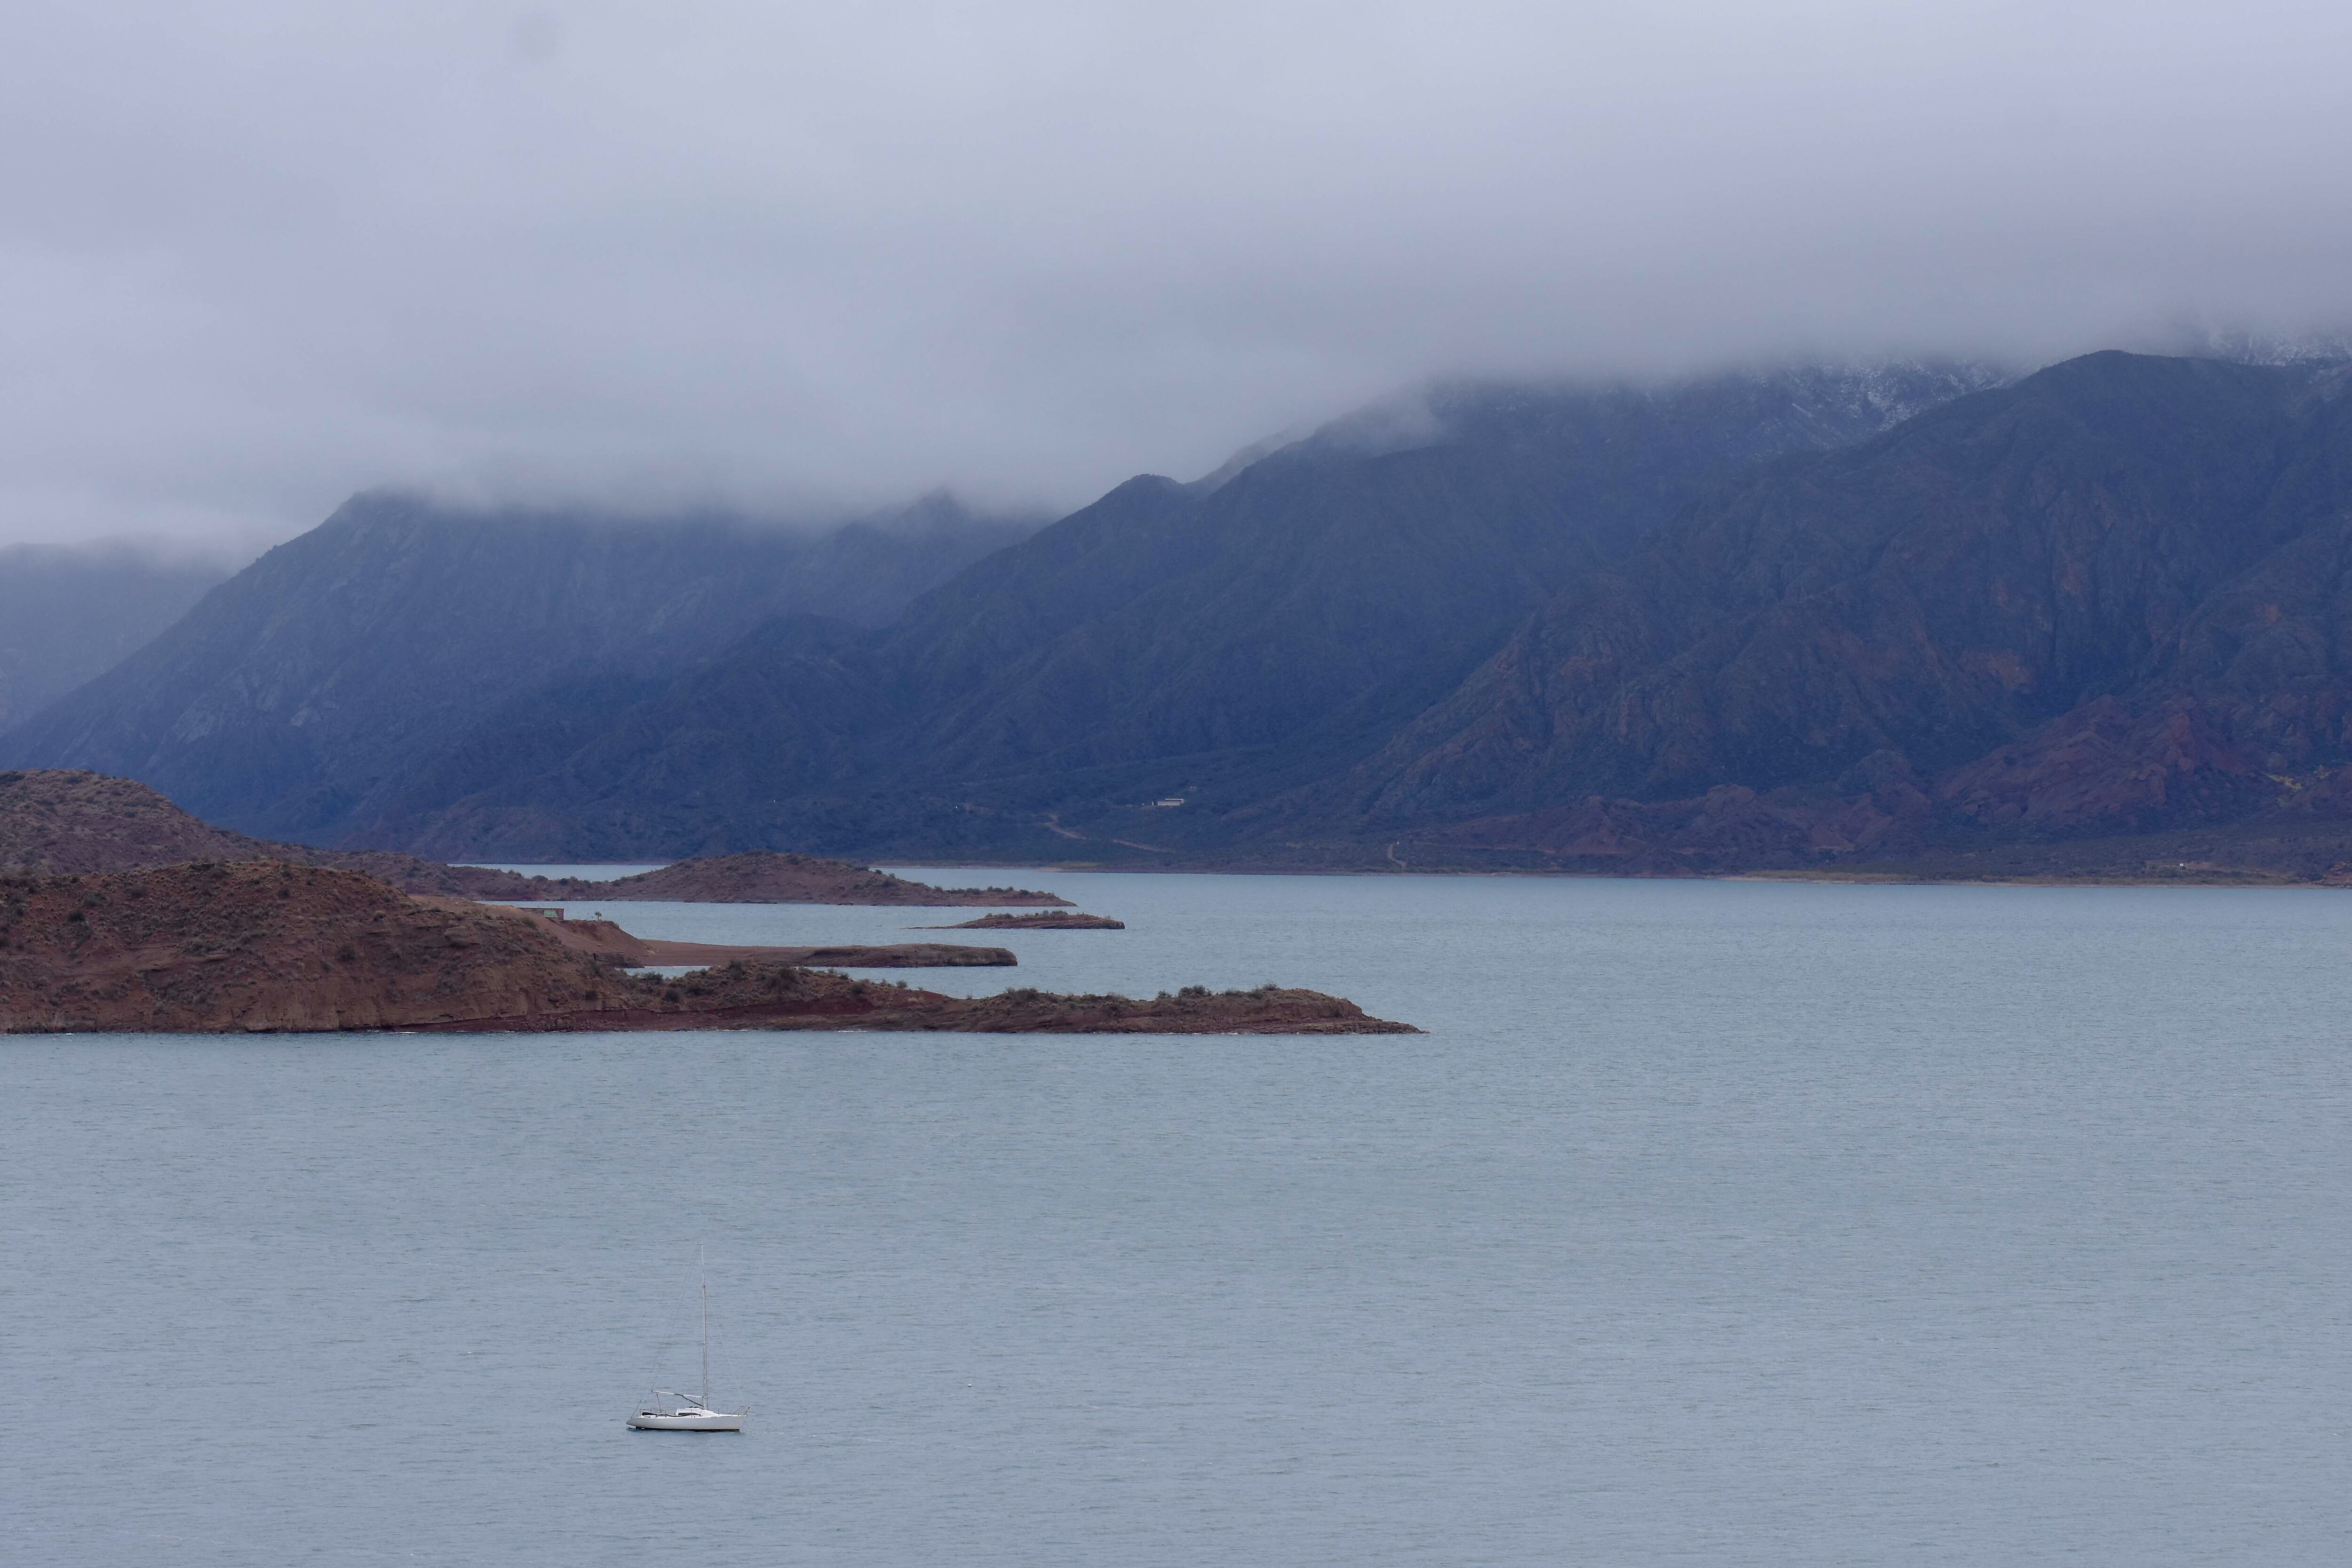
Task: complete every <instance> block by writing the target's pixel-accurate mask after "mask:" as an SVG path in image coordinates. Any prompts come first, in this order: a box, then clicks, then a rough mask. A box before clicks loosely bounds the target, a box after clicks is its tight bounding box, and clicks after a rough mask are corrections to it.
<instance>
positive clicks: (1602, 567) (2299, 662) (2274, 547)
mask: <svg viewBox="0 0 2352 1568" xmlns="http://www.w3.org/2000/svg"><path fill="white" fill-rule="evenodd" d="M2347 380H2352V370H2347V367H2346V365H2345V364H2344V363H2342V362H2340V361H2334V362H2310V361H2304V362H2297V363H2276V364H2252V363H2229V362H2223V361H2220V360H2191V359H2171V358H2155V357H2147V356H2136V355H2129V354H2123V353H2101V354H2094V355H2090V356H2087V357H2085V358H2083V359H2079V360H2074V361H2071V362H2068V363H2063V364H2060V365H2056V366H2053V367H2051V368H2050V369H2047V370H2044V371H2042V372H2041V373H2039V374H2034V375H2032V376H2028V377H2025V378H2023V379H2022V380H2018V381H2015V382H2007V381H2005V380H2004V379H2003V378H2002V377H2000V375H1998V374H1994V373H1992V372H1990V371H1988V370H1985V369H1982V368H1980V367H1971V366H1965V365H1914V366H1897V367H1882V368H1880V369H1876V370H1874V371H1869V372H1837V371H1829V370H1815V371H1806V372H1791V373H1782V374H1770V375H1744V376H1728V377H1718V378H1714V379H1710V380H1706V381H1701V382H1694V383H1690V384H1684V385H1679V386H1674V387H1668V388H1664V389H1635V388H1624V387H1619V388H1600V389H1594V388H1582V389H1575V388H1570V389H1549V390H1546V389H1528V388H1499V387H1492V386H1467V387H1459V388H1454V389H1451V390H1446V391H1442V392H1440V393H1438V394H1436V395H1433V396H1431V397H1429V398H1427V399H1425V400H1422V401H1418V402H1412V403H1402V404H1398V405H1389V406H1384V407H1381V408H1377V409H1374V410H1370V411H1367V412H1366V413H1364V414H1362V415H1359V416H1353V417H1351V418H1349V419H1347V420H1343V421H1340V422H1339V424H1337V425H1334V426H1329V427H1328V428H1326V429H1325V430H1323V431H1321V432H1318V434H1317V435H1315V436H1314V437H1309V438H1308V439H1307V440H1305V441H1300V442H1296V443H1293V444H1290V445H1288V446H1284V447H1277V448H1276V449H1274V450H1271V451H1269V452H1265V453H1263V454H1260V455H1255V456H1254V458H1251V459H1249V460H1244V461H1238V462H1236V463H1235V464H1234V465H1231V466H1229V468H1228V469H1226V470H1222V471H1221V472H1220V473H1219V474H1217V475H1215V476H1212V478H1211V479H1206V480H1202V481H1200V482H1198V483H1196V484H1192V485H1183V484H1179V483H1176V482H1174V481H1171V480H1167V479H1156V478H1149V477H1147V478H1143V479H1135V480H1131V481H1129V483H1127V484H1125V485H1123V486H1121V487H1119V488H1118V489H1115V490H1113V491H1112V492H1110V493H1109V494H1108V495H1107V496H1105V497H1104V498H1102V500H1098V501H1097V502H1096V503H1094V504H1093V505H1092V506H1090V507H1087V508H1086V509H1085V510H1081V511H1079V512H1077V513H1076V514H1074V515H1073V516H1071V517H1069V518H1066V519H1065V520H1063V521H1061V522H1058V523H1056V524H1055V525H1053V526H1052V527H1050V528H1046V529H1045V530H1043V531H1038V532H1036V533H1034V535H1031V536H1030V537H1027V538H1025V539H1022V540H1020V541H1019V542H1014V543H1012V544H1010V545H1008V546H1006V547H1004V548H1002V549H997V550H995V551H993V552H990V553H986V554H984V555H979V556H978V557H977V558H976V559H975V558H971V557H967V559H966V562H964V563H958V564H959V565H960V566H961V570H956V571H952V572H947V571H942V572H941V573H940V580H939V581H938V582H937V585H936V586H931V587H929V589H928V591H926V592H922V593H920V594H919V595H915V596H913V597H912V599H911V602H910V603H908V605H906V607H905V609H904V612H903V613H902V614H898V616H896V617H895V618H888V617H886V616H883V615H882V614H881V613H880V612H879V611H878V610H877V611H874V612H871V613H868V614H867V615H866V616H865V617H864V618H865V619H866V622H867V624H866V625H865V626H858V625H856V624H855V623H854V621H852V620H850V619H848V618H847V617H844V616H839V615H838V614H837V613H836V614H833V615H830V616H819V615H812V614H809V613H806V612H808V611H810V610H815V609H822V610H830V611H836V612H837V610H838V608H839V605H837V604H821V603H812V602H811V601H810V600H809V599H808V598H806V597H802V598H791V599H788V598H787V597H786V596H785V595H784V593H783V590H782V588H781V587H780V586H778V585H777V584H775V583H773V582H772V581H770V580H768V579H767V578H763V577H761V576H760V575H759V574H758V568H757V565H756V563H752V562H750V561H748V560H745V559H742V558H740V557H727V556H725V555H724V550H725V549H726V548H727V547H726V546H724V545H723V544H721V543H720V542H716V541H697V540H683V541H681V542H678V543H677V547H676V548H677V553H676V554H674V555H663V554H659V553H658V552H655V551H654V549H653V547H652V546H651V545H650V544H646V545H643V546H642V550H643V553H642V554H641V557H640V564H641V565H642V567H643V568H644V570H643V571H642V572H641V573H640V574H638V580H636V581H634V582H633V583H632V584H631V585H630V586H629V587H628V588H627V589H626V590H625V591H623V590H620V589H618V588H615V589H614V590H612V591H610V592H609V594H608V595H607V597H606V599H605V600H604V601H601V602H604V603H606V604H607V605H609V606H610V612H609V613H610V618H611V620H612V621H614V622H615V623H619V624H606V625H599V626H574V625H572V624H571V622H570V620H569V619H568V618H567V617H568V616H571V615H572V614H575V613H577V611H578V610H579V609H580V608H581V607H582V606H583V605H585V604H586V603H587V598H586V597H585V596H583V595H579V594H578V593H577V592H576V591H575V592H574V595H573V596H572V597H571V598H568V599H567V598H565V597H564V594H565V592H566V590H565V589H564V588H562V586H561V585H560V583H559V579H560V580H561V581H562V582H572V583H576V582H577V581H578V580H579V571H580V569H579V568H577V567H576V566H574V565H572V564H571V563H572V561H573V557H572V556H571V555H567V554H563V553H562V552H556V553H555V554H554V555H552V556H551V558H549V559H547V560H545V561H543V562H542V566H541V571H540V573H539V574H538V575H534V574H533V571H532V569H531V567H530V563H529V561H530V556H531V554H532V552H533V551H534V550H535V549H539V548H541V547H540V546H536V545H534V543H533V542H531V540H530V537H529V536H528V533H527V531H526V532H524V533H520V534H517V535H514V536H511V537H509V536H501V537H499V538H498V539H495V540H494V539H493V538H492V536H491V531H489V530H487V529H484V530H481V531H479V533H478V537H479V542H478V544H477V545H475V546H473V547H472V548H475V549H478V550H479V551H482V552H489V553H493V554H496V553H498V552H503V551H508V550H511V551H512V552H514V556H513V558H512V563H510V564H509V565H507V566H504V567H502V568H501V569H500V572H499V574H497V580H498V584H499V588H498V590H497V591H495V592H493V593H491V594H490V595H488V596H489V597H491V598H498V597H500V596H504V597H506V598H509V599H512V600H516V601H519V603H518V604H517V605H516V606H515V610H516V614H515V616H514V619H515V620H516V621H517V622H518V623H519V630H518V635H515V636H513V637H510V638H509V639H508V640H507V641H505V642H495V641H485V640H482V639H480V638H477V639H476V640H475V641H473V642H471V643H469V644H468V645H467V647H469V648H470V649H471V650H472V651H471V653H470V654H469V655H467V656H465V657H463V658H461V657H460V656H458V655H456V654H453V653H452V652H451V651H450V650H448V649H447V648H445V647H440V646H438V645H437V644H433V643H432V638H433V637H437V636H440V635H442V634H441V633H440V632H439V631H438V630H436V629H435V628H440V627H446V626H450V625H452V624H453V618H452V616H451V615H450V614H449V613H448V612H446V611H438V612H436V614H437V615H438V618H434V615H433V614H428V613H427V607H429V606H434V605H438V604H439V603H440V602H441V600H442V598H443V597H444V596H446V597H448V598H452V599H457V600H460V601H467V602H468V603H471V602H472V601H473V600H474V599H478V598H479V597H481V596H482V595H481V584H480V583H479V581H461V580H458V578H462V577H463V574H462V573H460V574H458V578H453V577H452V576H451V574H450V573H451V570H452V567H453V565H454V564H455V563H456V562H457V561H460V560H462V559H464V556H463V555H462V554H453V552H447V551H446V550H445V551H443V552H439V553H437V554H431V558H430V559H426V554H427V553H429V552H419V551H416V550H415V549H411V550H410V551H409V552H407V553H404V552H403V551H402V550H401V549H400V548H399V547H398V545H397V543H396V541H397V540H398V539H400V538H401V537H404V530H411V531H414V530H416V529H420V528H423V527H424V526H425V525H424V524H423V523H422V522H420V521H416V520H415V519H414V518H411V519H410V521H402V516H403V515H404V514H400V513H399V512H398V503H393V502H389V501H385V500H362V501H361V502H355V503H354V504H353V507H352V508H347V509H346V511H345V513H344V514H340V515H339V517H338V519H336V520H334V521H331V522H330V523H329V524H328V525H326V526H325V527H324V528H322V529H320V531H318V532H316V533H314V534H312V535H310V536H306V538H305V540H302V541H298V542H296V543H295V544H294V545H289V546H287V547H284V549H283V550H282V551H280V552H273V556H272V557H268V558H265V559H264V561H263V562H261V563H257V565H256V566H255V567H254V568H253V569H251V570H250V571H248V572H247V574H244V575H243V576H241V577H240V578H238V579H237V580H236V581H234V582H232V583H230V584H226V585H225V586H224V587H223V588H221V589H220V590H218V591H217V592H215V594H214V595H212V596H211V597H210V598H208V599H207V600H206V601H205V603H204V604H203V605H200V606H199V607H198V608H197V609H196V610H195V611H194V612H193V613H192V614H191V615H190V616H188V617H187V619H186V620H184V621H183V622H182V623H181V624H180V625H179V626H175V627H173V630H172V631H171V632H170V633H168V634H166V636H165V637H163V639H161V640H160V641H159V642H158V643H157V644H155V645H153V646H152V647H150V648H149V649H147V650H145V651H143V652H142V653H141V654H140V655H138V656H135V657H134V658H132V659H131V660H130V661H128V662H127V663H126V664H125V665H124V666H122V667H121V668H119V669H117V670H116V671H114V672H113V673H111V674H110V675H109V676H107V677H105V678H104V679H100V680H99V681H96V682H94V683H92V684H91V685H90V686H89V687H87V688H84V689H82V690H81V691H79V692H77V693H75V694H74V695H73V696H72V697H70V698H68V700H65V701H64V702H61V703H60V704H58V706H57V707H56V708H55V709H53V710H51V711H50V712H49V713H47V714H46V715H44V716H42V718H41V719H40V720H38V721H36V722H35V723H34V724H31V725H28V726H26V727H24V728H23V729H21V730H20V731H17V732H16V734H14V735H11V736H9V737H7V738H6V739H5V741H0V754H5V757H6V759H7V760H8V761H10V762H12V763H20V764H43V765H63V764H70V765H78V766H87V767H93V768H100V769H102V770H105V771H110V772H119V773H129V774H131V776H134V777H139V778H143V779H146V780H148V781H149V782H151V783H154V784H158V785H159V786H160V787H163V788H164V789H166V790H167V791H169V792H170V793H172V794H173V795H176V796H177V797H178V798H180V799H181V800H182V801H183V803H184V804H188V805H195V806H197V807H198V808H199V809H200V810H202V811H204V812H205V814H206V815H208V816H215V817H216V818H218V819H220V820H223V821H225V822H226V823H228V824H230V825H232V826H238V827H243V828H246V829H247V830H248V831H261V830H264V829H268V830H269V831H274V832H277V833H278V834H280V835H282V836H291V837H304V838H308V839H310V840H311V841H313V842H319V843H341V844H342V845H345V846H350V847H358V846H368V847H382V846H393V845H397V846H399V847H403V848H405V849H409V850H414V851H416V852H418V853H425V854H432V855H436V856H438V857H441V858H509V859H547V858H567V859H568V858H636V857H647V858H658V857H666V856H674V855H682V854H695V853H712V852H723V851H727V850H734V849H743V848H793V849H799V850H808V851H818V852H833V853H853V854H856V855H858V856H861V857H881V856H902V857H907V858H915V857H927V856H936V857H942V858H949V857H953V858H971V859H982V858H1035V859H1055V860H1080V861H1095V862H1114V863H1117V862H1129V863H1140V864H1163V863H1164V864H1186V865H1219V864H1222V865H1249V866H1264V867H1276V866H1321V867H1332V868H1342V867H1349V866H1381V867H1391V868H1393V867H1395V866H1400V865H1403V866H1412V867H1416V868H1418V867H1497V868H1500V867H1528V868H1570V869H1595V870H1598V869H1620V870H1631V871H1640V872H1645V873H1673V872H1689V871H1708V870H1716V871H1720V870H1727V869H1740V868H1746V869H1775V868H1780V869H1787V870H1790V871H1800V872H1818V871H1820V870H1822V869H1823V868H1836V869H1842V870H1847V871H1852V870H1855V869H1862V870H1864V871H1868V870H1881V871H1886V872H1890V873H1901V874H1927V875H1998V876H2011V875H2016V876H2030V875H2067V874H2097V875H2116V876H2146V875H2159V874H2160V875H2165V876H2172V875H2176V874H2177V875H2184V876H2199V877H2206V878H2210V877H2229V876H2236V875H2246V876H2260V877H2264V878H2277V877H2288V878H2294V879H2321V880H2327V879H2352V771H2346V770H2345V769H2344V764H2346V763H2352V735H2348V734H2347V721H2352V662H2347V660H2352V644H2348V643H2347V638H2352V592H2348V591H2347V566H2352V397H2347V395H2346V392H2347ZM387 508H389V509H392V510H391V511H390V512H389V513H388V512H387V511H386V510H385V509H387ZM322 536H324V537H322ZM289 552H290V556H291V558H290V559H289V561H288V562H286V563H280V564H278V565H275V566H273V562H275V561H277V560H278V557H279V556H286V555H289ZM297 563H299V564H300V565H301V567H302V570H301V571H299V572H296V571H294V570H292V567H293V566H294V565H295V564H297ZM567 573H568V574H571V575H570V576H568V577H567V576H565V575H564V574H567ZM698 574H699V575H698ZM532 584H537V585H538V586H537V588H536V589H534V588H533V586H532ZM698 584H699V585H698ZM722 584H723V586H722ZM535 592H536V593H539V594H540V596H539V597H533V596H532V595H533V594H534V593H535ZM600 592H604V590H600ZM763 594H765V595H771V596H767V597H763V596H762V595H763ZM338 595H341V597H340V598H338V597H337V596H338ZM632 595H635V596H634V597H632ZM328 602H332V603H335V604H342V605H362V606H373V605H378V604H379V603H383V604H390V603H393V602H397V603H398V604H399V605H403V606H411V605H413V606H415V607H416V608H415V612H414V613H415V615H416V616H418V617H419V619H418V625H419V631H418V634H417V639H416V645H415V646H414V647H411V646H407V645H406V644H404V642H403V640H402V639H401V638H399V637H395V636H389V635H383V634H382V633H381V632H379V633H377V634H374V635H372V636H371V637H368V638H365V639H361V638H352V639H350V640H349V641H347V642H345V643H338V644H335V647H338V648H340V649H341V650H342V651H341V662H338V661H337V660H336V659H334V658H325V657H312V656H310V655H309V654H308V653H307V651H306V650H308V649H310V647H314V646H323V645H324V644H326V643H329V642H332V641H333V639H332V638H331V637H328V636H327V634H326V631H325V630H324V628H325V627H326V626H329V625H331V624H332V623H334V622H336V621H337V620H339V619H341V620H348V619H350V618H351V612H350V610H348V609H346V610H344V611H342V612H341V615H340V616H337V615H333V614H329V613H327V612H326V611H323V610H322V609H321V607H320V606H321V605H322V604H323V603H328ZM704 605H710V606H712V607H711V608H709V609H705V608H704V607H703V606H704ZM485 609H486V606H483V605H475V606H474V607H473V608H471V609H469V610H467V614H466V616H465V617H460V618H464V619H465V620H466V622H467V624H468V625H480V624H488V623H489V622H493V621H496V620H497V617H496V616H494V615H486V614H485ZM371 613H372V614H374V615H376V616H377V621H378V622H379V623H383V622H385V621H387V620H388V619H389V618H390V616H392V615H393V614H394V612H391V611H371ZM293 626H306V627H310V628H313V629H311V630H310V631H307V632H305V633H303V634H302V635H301V636H299V637H297V636H293V635H292V634H290V633H289V632H287V631H284V630H280V629H278V628H286V627H293ZM362 641H364V643H365V652H364V655H362V652H361V651H359V645H360V643H361V642H362ZM428 645H430V646H428ZM491 649H496V650H497V651H498V657H499V658H504V659H510V660H511V661H512V666H513V668H495V669H493V670H491V671H488V672H485V671H483V670H481V669H480V668H478V666H479V665H480V664H482V663H483V662H484V661H485V655H486V652H488V650H491ZM257 650H265V651H267V650H274V651H271V652H270V657H269V658H262V657H261V655H260V653H259V652H257ZM362 658H364V659H365V660H366V661H367V662H366V664H365V667H364V668H361V661H362ZM460 665H463V666H465V668H459V666H460ZM445 688H446V689H462V690H463V691H465V692H467V693H468V695H467V698H466V700H464V701H463V702H462V703H460V702H456V701H453V700H450V699H448V698H447V697H446V696H444V695H441V689H445ZM1171 802H1172V803H1179V804H1170V803H1171Z"/></svg>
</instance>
